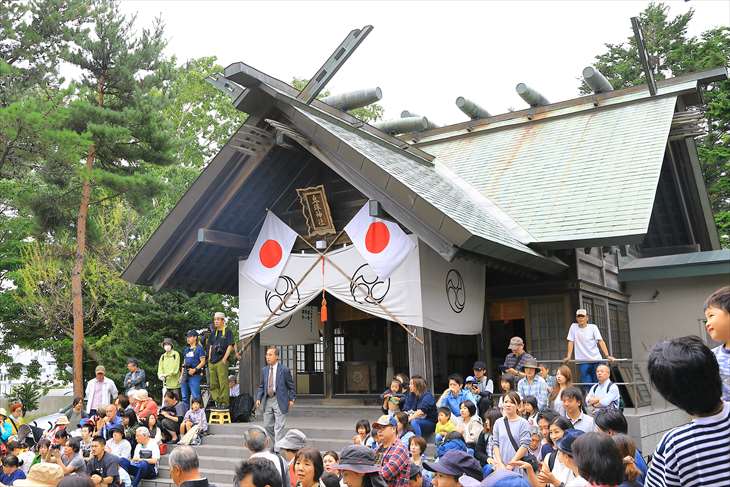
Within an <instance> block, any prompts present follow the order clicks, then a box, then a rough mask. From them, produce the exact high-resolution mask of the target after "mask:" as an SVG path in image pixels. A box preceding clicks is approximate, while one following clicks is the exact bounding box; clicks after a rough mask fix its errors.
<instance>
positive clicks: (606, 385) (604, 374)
mask: <svg viewBox="0 0 730 487" xmlns="http://www.w3.org/2000/svg"><path fill="white" fill-rule="evenodd" d="M596 376H597V377H598V384H594V385H593V386H592V387H591V388H590V390H589V391H588V395H587V396H586V404H588V406H590V407H591V408H593V412H594V413H595V412H596V411H598V410H600V409H604V408H615V409H618V407H619V397H620V396H619V391H618V386H617V385H616V384H614V383H613V382H611V379H610V377H611V369H609V368H608V365H606V364H601V365H599V366H598V367H597V368H596Z"/></svg>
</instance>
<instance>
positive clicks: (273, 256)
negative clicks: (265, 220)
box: [259, 239, 283, 269]
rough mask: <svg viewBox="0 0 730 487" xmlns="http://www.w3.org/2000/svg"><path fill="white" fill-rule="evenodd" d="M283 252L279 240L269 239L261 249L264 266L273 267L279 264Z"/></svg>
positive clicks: (260, 257) (260, 258) (260, 254)
mask: <svg viewBox="0 0 730 487" xmlns="http://www.w3.org/2000/svg"><path fill="white" fill-rule="evenodd" d="M282 254H283V252H282V250H281V245H279V242H277V241H276V240H271V239H269V240H267V241H266V242H264V244H263V245H262V246H261V248H260V249H259V260H261V264H262V265H263V266H264V267H266V268H268V269H271V268H272V267H276V266H277V265H278V264H279V262H280V261H281V256H282Z"/></svg>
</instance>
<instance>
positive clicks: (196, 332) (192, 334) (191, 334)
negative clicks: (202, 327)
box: [185, 330, 198, 337]
mask: <svg viewBox="0 0 730 487" xmlns="http://www.w3.org/2000/svg"><path fill="white" fill-rule="evenodd" d="M185 336H188V337H196V336H198V331H197V330H188V332H187V333H186V334H185Z"/></svg>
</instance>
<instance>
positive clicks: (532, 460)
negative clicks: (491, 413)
mask: <svg viewBox="0 0 730 487" xmlns="http://www.w3.org/2000/svg"><path fill="white" fill-rule="evenodd" d="M502 419H504V426H505V428H507V436H509V441H510V442H511V443H512V446H513V447H514V449H515V452H517V450H519V449H520V445H518V444H517V442H516V441H515V437H514V436H512V430H511V429H510V428H509V421H508V420H507V418H506V417H503V418H502ZM522 461H523V462H527V463H529V464H530V465H532V470H534V471H535V472H539V471H540V462H539V461H537V458H536V457H535V455H533V454H532V453H530V452H529V451H528V452H527V453H525V456H523V457H522Z"/></svg>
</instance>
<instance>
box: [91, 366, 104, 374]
mask: <svg viewBox="0 0 730 487" xmlns="http://www.w3.org/2000/svg"><path fill="white" fill-rule="evenodd" d="M94 373H95V374H104V375H106V367H104V366H103V365H97V366H96V370H95V371H94Z"/></svg>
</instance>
